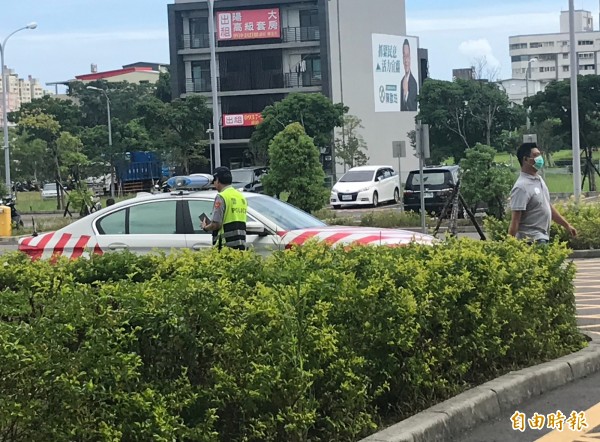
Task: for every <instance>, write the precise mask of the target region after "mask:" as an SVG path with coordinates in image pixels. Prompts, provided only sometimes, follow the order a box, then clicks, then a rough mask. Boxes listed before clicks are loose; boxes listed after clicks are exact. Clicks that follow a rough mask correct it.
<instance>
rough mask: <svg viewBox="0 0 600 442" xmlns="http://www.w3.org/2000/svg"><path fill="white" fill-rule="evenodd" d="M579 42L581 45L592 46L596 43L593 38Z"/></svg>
mask: <svg viewBox="0 0 600 442" xmlns="http://www.w3.org/2000/svg"><path fill="white" fill-rule="evenodd" d="M577 44H578V45H579V46H591V45H593V44H594V42H593V41H592V40H579V41H578V42H577Z"/></svg>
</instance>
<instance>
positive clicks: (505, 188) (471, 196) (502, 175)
mask: <svg viewBox="0 0 600 442" xmlns="http://www.w3.org/2000/svg"><path fill="white" fill-rule="evenodd" d="M495 156H496V150H495V149H494V148H493V147H490V146H486V145H483V144H479V143H477V144H476V145H475V147H473V148H469V149H467V150H466V151H465V158H463V159H462V160H461V162H460V167H461V169H462V175H461V179H460V180H461V193H462V196H463V197H464V199H465V201H466V202H467V204H468V205H469V206H470V208H471V209H472V211H473V212H475V211H476V210H477V206H478V205H479V204H481V203H484V204H485V205H487V208H488V214H489V215H491V216H494V217H496V218H498V219H503V218H504V206H505V201H506V198H508V195H509V193H510V189H511V187H512V185H513V182H514V179H515V177H514V173H513V172H512V171H511V170H510V168H509V167H507V166H506V165H502V164H495V163H494V157H495Z"/></svg>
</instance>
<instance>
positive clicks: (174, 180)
mask: <svg viewBox="0 0 600 442" xmlns="http://www.w3.org/2000/svg"><path fill="white" fill-rule="evenodd" d="M212 182H213V176H212V175H209V174H207V173H195V174H192V175H184V176H174V177H171V178H169V180H168V181H167V186H169V187H171V188H172V189H175V190H180V189H202V190H203V189H208V188H209V187H210V186H211V185H212Z"/></svg>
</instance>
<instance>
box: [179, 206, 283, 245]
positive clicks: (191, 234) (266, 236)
mask: <svg viewBox="0 0 600 442" xmlns="http://www.w3.org/2000/svg"><path fill="white" fill-rule="evenodd" d="M213 204H214V201H213V200H212V199H208V198H207V199H200V198H193V199H191V198H190V199H187V200H186V201H185V206H184V207H186V209H185V215H184V216H185V223H186V231H187V232H188V233H187V234H186V242H187V247H188V248H190V249H193V250H206V249H210V248H211V247H213V243H212V232H205V231H204V230H202V228H201V227H200V215H201V214H203V213H204V214H206V215H207V216H208V217H209V218H210V219H212V209H213ZM252 227H254V229H252ZM259 227H262V228H263V229H264V233H262V234H258V233H256V232H254V233H253V231H252V230H255V229H257V228H259ZM246 228H247V231H246V246H247V248H248V249H250V248H252V249H254V250H255V251H256V252H257V253H260V254H269V253H272V252H273V251H275V250H278V249H279V247H280V246H279V243H280V238H279V236H277V235H272V234H270V233H269V229H267V228H266V226H265V225H264V224H263V223H261V222H260V221H258V220H257V219H256V218H255V217H253V216H252V215H251V214H250V213H248V215H247V219H246Z"/></svg>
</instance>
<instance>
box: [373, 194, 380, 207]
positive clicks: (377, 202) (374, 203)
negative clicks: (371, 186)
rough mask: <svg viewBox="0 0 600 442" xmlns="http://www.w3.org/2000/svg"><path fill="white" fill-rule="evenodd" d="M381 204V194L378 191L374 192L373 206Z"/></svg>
mask: <svg viewBox="0 0 600 442" xmlns="http://www.w3.org/2000/svg"><path fill="white" fill-rule="evenodd" d="M378 205H379V195H377V192H373V207H377V206H378Z"/></svg>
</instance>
